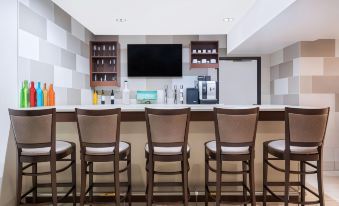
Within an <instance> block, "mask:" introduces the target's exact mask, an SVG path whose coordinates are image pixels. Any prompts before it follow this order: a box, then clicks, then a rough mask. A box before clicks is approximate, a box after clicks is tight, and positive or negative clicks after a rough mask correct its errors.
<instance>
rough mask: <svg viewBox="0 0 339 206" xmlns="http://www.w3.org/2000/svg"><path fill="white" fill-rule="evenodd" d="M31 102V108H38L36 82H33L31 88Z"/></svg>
mask: <svg viewBox="0 0 339 206" xmlns="http://www.w3.org/2000/svg"><path fill="white" fill-rule="evenodd" d="M29 102H30V105H31V107H36V90H35V87H34V82H31V88H29Z"/></svg>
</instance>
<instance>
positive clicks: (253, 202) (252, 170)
mask: <svg viewBox="0 0 339 206" xmlns="http://www.w3.org/2000/svg"><path fill="white" fill-rule="evenodd" d="M249 164H250V173H249V179H250V190H251V205H252V206H255V205H256V199H255V198H256V197H255V178H254V152H253V154H252V155H251V160H250V161H249Z"/></svg>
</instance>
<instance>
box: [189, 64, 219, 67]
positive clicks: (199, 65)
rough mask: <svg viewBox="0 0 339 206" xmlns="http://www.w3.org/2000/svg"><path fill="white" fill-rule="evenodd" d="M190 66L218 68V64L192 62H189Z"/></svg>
mask: <svg viewBox="0 0 339 206" xmlns="http://www.w3.org/2000/svg"><path fill="white" fill-rule="evenodd" d="M191 68H219V64H218V63H215V64H193V63H191Z"/></svg>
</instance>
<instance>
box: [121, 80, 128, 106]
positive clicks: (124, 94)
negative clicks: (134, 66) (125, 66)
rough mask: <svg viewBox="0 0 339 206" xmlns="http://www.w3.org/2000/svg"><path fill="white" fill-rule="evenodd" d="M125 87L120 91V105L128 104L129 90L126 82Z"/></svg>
mask: <svg viewBox="0 0 339 206" xmlns="http://www.w3.org/2000/svg"><path fill="white" fill-rule="evenodd" d="M124 83H125V87H124V90H123V91H122V103H123V104H129V89H128V81H127V80H125V82H124Z"/></svg>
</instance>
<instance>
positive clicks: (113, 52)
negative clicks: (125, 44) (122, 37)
mask: <svg viewBox="0 0 339 206" xmlns="http://www.w3.org/2000/svg"><path fill="white" fill-rule="evenodd" d="M114 55H115V46H114V44H113V45H112V56H114Z"/></svg>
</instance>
